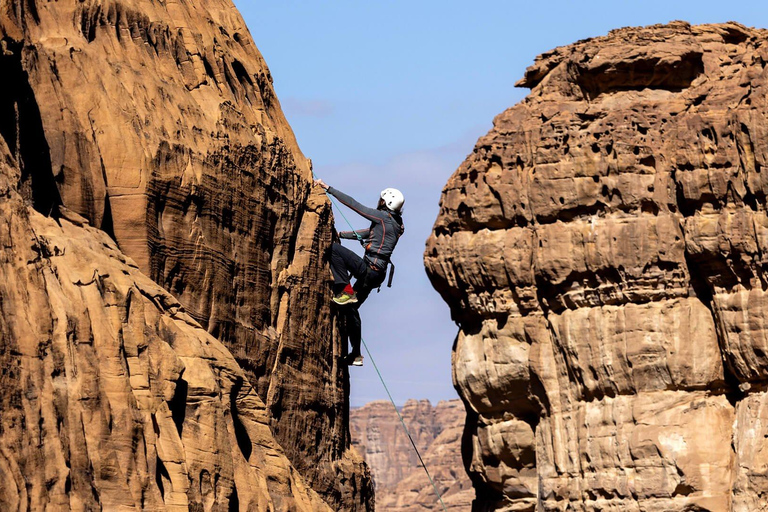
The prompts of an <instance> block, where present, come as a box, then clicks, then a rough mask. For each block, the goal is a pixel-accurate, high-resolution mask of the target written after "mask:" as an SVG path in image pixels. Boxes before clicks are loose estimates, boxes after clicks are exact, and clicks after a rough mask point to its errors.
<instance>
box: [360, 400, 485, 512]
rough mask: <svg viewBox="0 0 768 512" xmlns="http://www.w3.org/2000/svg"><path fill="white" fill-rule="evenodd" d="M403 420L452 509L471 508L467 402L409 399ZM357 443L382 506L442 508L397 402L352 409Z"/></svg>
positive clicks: (393, 511) (407, 511)
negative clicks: (465, 450)
mask: <svg viewBox="0 0 768 512" xmlns="http://www.w3.org/2000/svg"><path fill="white" fill-rule="evenodd" d="M400 414H401V415H402V417H403V421H405V424H406V425H407V426H408V430H409V431H410V433H411V436H412V437H413V440H414V443H415V444H416V446H417V447H418V449H419V451H420V453H421V454H422V457H423V459H424V463H425V464H426V465H427V467H428V468H429V471H430V474H431V475H432V478H433V479H434V481H435V485H436V486H437V488H438V490H439V491H440V494H441V495H442V498H443V503H444V504H445V506H446V507H447V508H448V510H456V511H459V510H468V509H469V508H470V504H471V503H472V497H473V496H474V492H473V490H472V484H471V482H470V481H469V477H467V474H466V472H465V471H464V469H463V464H462V460H461V435H462V431H463V428H464V416H465V415H464V408H463V406H462V405H461V402H460V401H459V400H451V401H448V402H439V403H438V404H437V406H435V407H432V404H430V403H429V400H419V401H417V400H408V401H407V402H406V403H405V405H404V406H403V408H402V409H401V410H400ZM349 424H350V431H351V434H352V445H353V446H354V447H355V448H356V449H357V450H358V452H359V453H361V454H363V456H364V458H365V462H366V463H367V464H368V466H369V467H370V468H371V474H372V475H373V480H374V482H375V484H376V510H386V511H389V512H417V511H424V510H442V507H441V506H440V503H439V502H438V501H437V497H436V495H435V491H434V489H433V488H432V484H431V483H430V482H429V479H428V478H427V475H426V473H425V472H424V469H423V468H422V467H421V465H420V463H419V460H418V457H417V456H416V453H415V452H414V450H413V447H412V446H411V442H410V441H409V440H408V437H407V436H406V435H405V432H404V431H403V427H402V426H401V424H400V419H399V418H398V417H397V414H396V413H395V411H394V409H393V408H392V404H391V403H390V402H387V401H376V402H371V403H369V404H366V405H364V406H363V407H360V408H358V409H353V410H352V411H351V412H350V419H349Z"/></svg>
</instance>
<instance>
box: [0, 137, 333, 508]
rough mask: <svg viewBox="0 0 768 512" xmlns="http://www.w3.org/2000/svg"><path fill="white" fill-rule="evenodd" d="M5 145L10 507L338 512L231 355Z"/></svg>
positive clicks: (1, 465)
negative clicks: (66, 209) (51, 197)
mask: <svg viewBox="0 0 768 512" xmlns="http://www.w3.org/2000/svg"><path fill="white" fill-rule="evenodd" d="M14 167H15V162H14V161H13V160H12V158H11V157H10V154H9V152H8V149H7V146H6V145H5V143H4V141H2V140H0V192H2V193H1V194H0V195H1V196H2V198H1V199H0V218H2V222H1V224H2V228H1V229H0V244H2V246H3V248H4V249H3V251H2V252H0V254H1V255H2V256H0V313H1V314H0V358H2V360H0V364H1V365H2V366H1V367H2V375H1V376H0V385H1V386H2V389H3V393H2V395H0V509H2V510H8V511H12V510H100V509H104V510H118V509H120V510H129V509H132V510H238V509H239V510H282V511H289V510H290V511H295V510H298V511H326V510H327V511H330V510H333V509H331V508H330V507H329V506H328V505H327V504H326V503H325V502H324V501H323V500H322V499H321V497H320V496H319V495H318V494H317V493H316V492H315V491H313V490H312V489H311V488H310V487H309V486H308V485H307V484H306V483H305V481H304V479H303V478H302V477H301V476H300V475H299V473H298V472H297V471H296V470H295V469H294V468H293V467H292V466H291V464H290V462H289V461H288V459H287V458H286V456H285V452H284V450H283V449H282V448H281V447H280V445H279V444H278V443H277V442H276V441H275V439H274V437H273V436H272V433H271V432H270V429H269V415H268V413H267V410H266V407H265V405H264V403H263V401H262V400H261V399H260V398H259V396H258V395H257V393H256V392H255V390H254V389H253V387H252V386H251V384H250V383H249V382H248V379H247V378H246V376H245V374H244V373H243V371H242V369H241V368H240V367H239V366H238V364H237V363H236V362H235V360H234V358H233V357H232V355H231V354H230V352H229V351H228V350H227V349H226V348H225V347H224V345H223V344H222V343H221V342H219V341H218V340H217V339H216V338H214V337H213V336H211V335H210V334H209V333H207V332H206V331H205V330H204V329H203V328H202V327H201V326H200V325H199V324H198V323H197V322H196V321H195V320H194V319H192V318H191V317H190V316H189V315H188V314H187V313H186V312H185V310H184V308H183V307H182V306H181V304H180V303H179V302H178V301H177V300H176V299H175V298H174V297H172V296H171V295H170V294H169V293H168V292H166V291H165V290H163V289H162V288H161V287H159V286H158V285H157V284H155V283H154V282H153V281H152V280H150V279H149V278H148V277H146V276H145V275H144V274H143V273H141V271H140V270H139V269H138V267H137V265H136V264H135V263H134V262H133V260H131V259H130V258H128V257H126V256H125V255H124V254H123V253H122V252H121V251H120V250H119V249H118V248H117V246H116V244H115V243H114V241H113V240H112V239H111V238H110V237H109V236H108V235H107V234H106V233H104V232H103V231H101V230H99V229H96V228H93V227H91V226H89V225H87V224H84V223H83V221H84V219H80V221H79V222H78V221H76V223H73V222H71V221H69V220H67V219H64V218H62V219H59V220H58V221H57V220H54V219H53V218H51V217H45V216H43V215H42V214H40V213H38V212H36V211H34V210H32V209H30V208H28V207H27V206H26V205H25V204H24V202H23V201H22V198H21V196H20V195H19V194H18V192H17V191H16V190H15V186H16V182H17V181H18V177H19V172H18V170H17V169H15V168H14Z"/></svg>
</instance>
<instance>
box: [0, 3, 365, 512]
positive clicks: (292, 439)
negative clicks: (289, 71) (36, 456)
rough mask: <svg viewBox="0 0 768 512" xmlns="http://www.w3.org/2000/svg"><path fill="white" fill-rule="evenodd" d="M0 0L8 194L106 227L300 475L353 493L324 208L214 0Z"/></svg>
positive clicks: (359, 475)
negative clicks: (236, 379)
mask: <svg viewBox="0 0 768 512" xmlns="http://www.w3.org/2000/svg"><path fill="white" fill-rule="evenodd" d="M0 8H1V9H0V37H1V38H2V48H1V49H0V70H2V74H3V86H4V89H3V90H4V92H3V95H2V97H0V134H2V136H3V138H4V139H5V141H6V142H7V145H8V146H9V148H10V151H11V153H12V155H13V156H14V158H15V159H16V161H17V162H18V164H19V166H20V169H21V178H20V180H21V185H20V187H19V188H20V192H21V194H22V196H23V197H24V198H25V199H26V200H27V201H29V202H31V203H32V204H33V206H34V208H35V209H36V210H38V211H39V212H41V213H43V214H44V215H49V214H51V213H53V214H56V212H57V211H62V212H65V213H64V215H67V213H66V212H72V214H73V215H75V216H77V215H79V216H82V217H85V218H86V219H87V220H88V221H89V222H90V224H91V225H92V226H94V227H97V228H100V229H102V230H103V231H104V232H106V233H107V234H109V235H110V236H111V237H112V238H114V240H115V241H116V242H117V245H118V247H119V249H120V250H121V251H122V252H123V253H125V254H126V255H127V256H129V257H130V258H132V259H133V260H134V261H135V262H136V264H137V265H138V268H139V269H140V270H141V271H142V272H144V273H145V274H146V275H148V276H150V277H151V278H152V279H153V280H154V281H155V282H157V283H158V284H160V285H161V286H162V287H163V288H165V289H166V290H167V291H169V292H170V293H171V294H172V295H173V296H175V297H177V298H178V300H179V302H180V303H181V304H182V305H183V306H184V308H185V309H186V311H187V312H188V314H189V316H190V317H191V318H192V319H193V320H194V321H196V322H198V323H199V324H200V325H201V326H202V327H203V328H204V329H205V330H206V331H208V332H209V333H210V334H211V335H212V336H214V337H215V338H218V339H219V340H220V341H222V342H223V343H224V344H225V345H226V346H227V348H228V349H229V350H230V351H231V352H232V353H233V354H234V356H235V359H236V360H237V362H238V363H239V364H240V365H241V366H242V368H243V369H244V371H245V374H246V376H247V378H248V380H249V382H250V383H251V385H252V386H253V387H254V389H255V390H256V392H257V393H258V395H259V397H260V398H261V400H262V401H263V402H264V403H265V405H266V409H267V413H268V416H269V418H270V425H271V428H272V430H273V432H274V434H275V436H276V437H277V439H278V441H279V442H280V444H281V445H282V446H283V447H284V448H285V450H286V454H287V455H288V457H289V459H290V460H291V461H292V463H293V464H294V466H296V467H297V468H298V469H299V471H300V472H301V473H302V474H303V475H304V476H305V478H306V479H307V480H308V481H309V482H310V484H311V486H312V487H313V488H314V489H316V490H317V491H318V492H320V493H321V494H322V495H323V496H324V497H325V498H326V499H327V500H328V501H329V502H330V503H333V504H335V506H338V507H340V508H346V507H353V506H356V504H357V505H364V504H365V503H366V502H367V500H368V499H369V498H370V492H371V491H370V482H369V481H368V480H367V477H366V469H365V468H364V466H363V465H362V463H361V461H360V460H359V458H357V457H356V456H355V455H354V454H353V452H350V451H349V450H347V448H348V446H349V433H348V416H347V414H348V413H347V405H348V404H347V401H346V392H345V384H344V382H345V375H346V368H339V367H338V366H337V365H336V362H335V361H336V359H335V357H334V356H338V355H339V353H340V351H341V347H340V344H339V343H338V337H337V336H336V335H335V332H334V328H333V325H332V319H331V313H330V310H329V308H328V307H327V303H328V302H329V299H330V296H329V293H330V291H329V289H328V286H327V284H328V283H327V281H328V279H329V275H328V272H327V269H326V267H325V260H324V257H325V256H324V249H325V248H326V247H327V245H328V243H330V233H331V221H330V207H329V206H328V204H327V203H326V201H325V199H324V198H323V197H322V196H321V195H319V194H311V192H310V190H311V186H310V178H311V173H310V165H309V162H308V160H307V159H305V158H304V156H303V155H302V154H301V152H300V150H299V148H298V146H297V144H296V141H295V139H294V136H293V133H292V131H291V129H290V127H289V126H288V124H287V122H286V120H285V118H284V116H283V114H282V111H281V109H280V106H279V103H278V101H277V99H276V97H275V93H274V90H273V88H272V83H271V82H272V80H271V76H270V74H269V70H268V69H267V66H266V64H265V63H264V60H263V59H262V57H261V55H260V54H259V52H258V50H257V49H256V47H255V45H254V43H253V40H252V38H251V36H250V34H249V32H248V30H247V28H246V26H245V23H244V22H243V20H242V18H241V16H240V14H239V13H238V12H237V10H236V9H235V8H234V6H233V5H232V3H231V2H230V0H179V1H174V2H154V1H139V0H59V1H56V2H48V1H43V0H5V1H3V2H2V3H0ZM60 205H62V206H63V208H59V206H60Z"/></svg>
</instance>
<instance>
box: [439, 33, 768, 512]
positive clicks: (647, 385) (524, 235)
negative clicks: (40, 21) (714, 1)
mask: <svg viewBox="0 0 768 512" xmlns="http://www.w3.org/2000/svg"><path fill="white" fill-rule="evenodd" d="M766 63H768V32H766V31H765V30H755V29H748V28H745V27H743V26H741V25H738V24H734V23H729V24H723V25H702V26H693V27H692V26H690V25H688V24H686V23H683V22H676V23H672V24H670V25H666V26H652V27H646V28H625V29H620V30H616V31H613V32H611V33H610V34H609V35H607V36H605V37H599V38H595V39H590V40H586V41H581V42H578V43H575V44H573V45H571V46H567V47H563V48H558V49H555V50H553V51H551V52H549V53H546V54H544V55H542V56H540V57H538V58H537V59H536V62H535V64H534V65H533V66H531V67H530V68H529V69H528V70H527V72H526V74H525V78H524V79H523V80H522V81H521V82H520V83H519V84H518V85H521V86H524V87H528V88H530V89H531V92H530V94H529V96H528V97H527V98H526V99H525V100H524V101H522V102H521V103H519V104H518V105H516V106H514V107H512V108H510V109H509V110H507V111H505V112H504V113H502V114H500V115H499V116H498V117H497V118H496V119H495V121H494V127H493V129H492V130H491V131H490V132H489V133H488V134H487V135H486V136H484V137H482V138H480V140H479V141H478V142H477V145H476V146H475V149H474V151H473V152H472V154H471V155H470V156H469V157H468V158H467V160H466V161H465V162H464V163H463V164H462V165H461V166H460V168H459V169H458V170H457V171H456V173H455V174H454V175H453V176H452V177H451V178H450V180H449V182H448V184H447V185H446V187H445V189H444V190H443V196H442V201H441V210H440V214H439V216H438V219H437V221H436V223H435V228H434V233H433V235H432V236H431V237H430V239H429V240H428V243H427V249H426V252H425V262H426V266H427V270H428V273H429V275H430V278H431V280H432V282H433V284H434V286H435V288H436V289H437V290H438V291H439V292H440V293H441V295H442V296H443V298H444V299H445V300H446V301H447V302H448V303H449V304H450V306H451V309H452V312H453V317H454V319H455V320H456V321H457V322H458V323H459V325H460V327H461V330H460V332H459V335H458V338H457V340H456V343H455V347H454V352H453V371H454V379H455V385H456V388H457V389H458V391H459V393H460V395H461V397H462V398H463V400H464V401H465V403H466V407H467V416H468V418H467V430H466V443H465V446H464V453H465V459H466V462H467V468H468V470H469V472H470V476H471V478H472V479H473V482H474V485H475V488H476V491H477V497H476V500H475V504H474V507H473V508H474V510H478V511H480V510H534V509H535V508H537V509H538V510H547V511H549V510H552V511H554V510H616V511H618V510H622V511H623V510H712V511H722V510H735V511H748V510H763V509H766V508H768V493H767V492H766V491H768V481H766V479H765V470H766V465H767V464H768V458H767V457H766V453H768V444H767V443H766V439H768V437H766V436H767V435H768V431H767V430H766V425H768V423H767V422H766V411H768V387H766V383H767V382H768V327H767V326H766V322H765V317H766V310H768V291H767V290H768V272H766V269H768V256H767V255H768V215H767V211H766V210H767V208H766V201H767V199H766V198H767V195H768V168H766V164H768V154H767V153H766V145H765V141H766V140H768V72H767V71H766Z"/></svg>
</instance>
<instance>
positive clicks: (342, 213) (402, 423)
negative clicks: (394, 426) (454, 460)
mask: <svg viewBox="0 0 768 512" xmlns="http://www.w3.org/2000/svg"><path fill="white" fill-rule="evenodd" d="M312 178H313V179H317V178H316V177H315V171H314V169H313V170H312ZM326 196H327V197H328V199H330V200H331V203H333V204H334V205H336V208H337V209H338V210H339V213H340V214H341V216H342V218H343V219H344V220H345V221H346V223H347V225H348V226H349V229H351V230H352V232H353V233H354V234H355V236H356V237H357V239H358V240H362V237H361V236H360V235H358V234H357V231H355V228H354V227H353V226H352V223H351V222H349V219H347V217H346V215H344V212H343V211H342V210H341V206H340V205H339V203H337V202H336V200H334V198H333V196H332V195H330V194H327V193H326ZM360 341H362V342H363V347H365V353H366V354H368V358H369V359H370V360H371V363H372V364H373V368H374V369H375V370H376V374H377V375H378V376H379V380H380V381H381V384H382V386H384V391H386V392H387V396H388V397H389V401H390V402H391V403H392V407H393V408H394V409H395V413H396V414H397V417H398V419H400V424H401V425H402V426H403V430H404V431H405V435H407V436H408V440H409V441H411V446H413V450H414V451H415V452H416V456H417V457H418V458H419V462H420V463H421V467H423V468H424V472H425V473H426V474H427V478H429V483H431V484H432V489H434V491H435V494H436V495H437V499H438V500H439V501H440V505H442V507H443V510H445V511H447V510H448V509H447V508H445V503H443V497H442V496H440V491H438V490H437V485H435V481H434V480H433V479H432V475H430V474H429V470H428V469H427V465H426V464H425V463H424V459H422V458H421V453H419V449H418V448H416V443H415V442H414V441H413V437H412V436H411V433H410V432H409V431H408V427H406V426H405V421H404V420H403V416H402V415H401V414H400V411H399V410H398V409H397V405H395V400H394V399H393V398H392V393H390V392H389V388H388V387H387V383H386V382H385V381H384V377H383V376H382V375H381V372H380V371H379V367H378V366H377V365H376V361H374V359H373V355H371V351H370V350H369V349H368V344H367V343H366V342H365V340H364V339H363V337H362V336H361V337H360Z"/></svg>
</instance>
